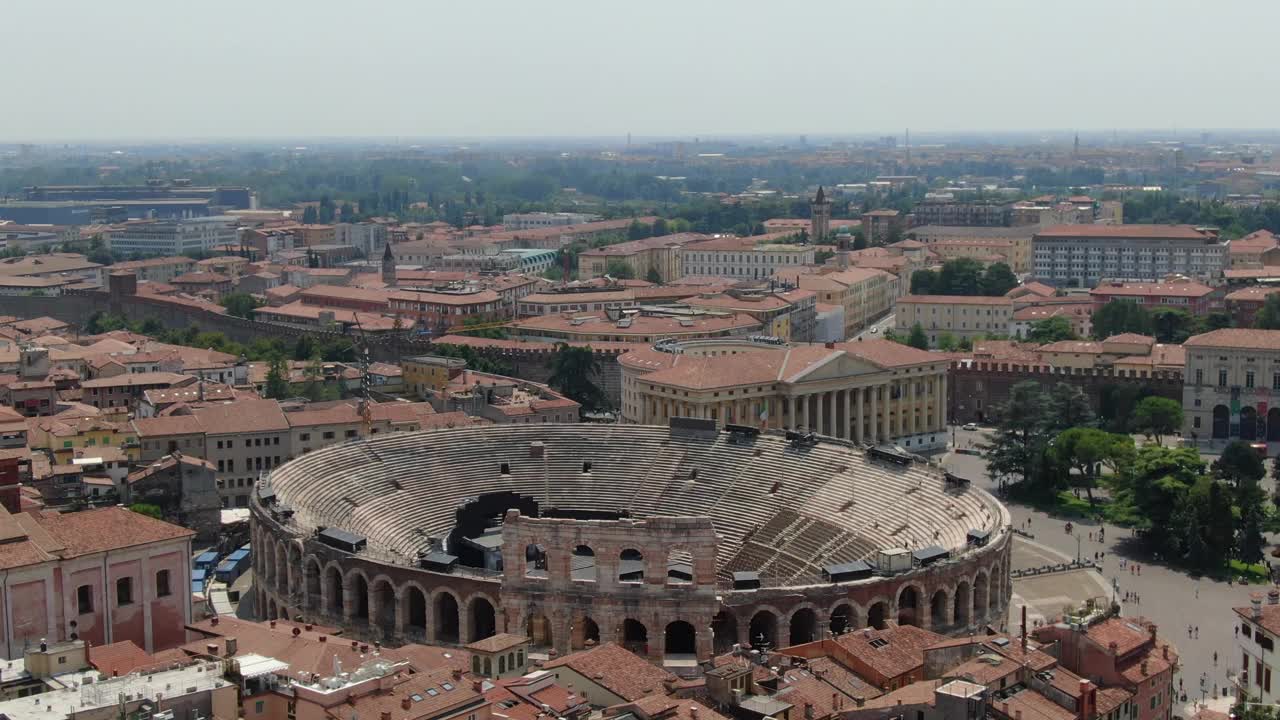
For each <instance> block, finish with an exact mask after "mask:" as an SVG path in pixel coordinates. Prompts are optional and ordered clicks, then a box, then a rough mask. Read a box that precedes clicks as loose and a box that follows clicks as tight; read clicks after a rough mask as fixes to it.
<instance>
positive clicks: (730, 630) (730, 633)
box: [711, 610, 738, 655]
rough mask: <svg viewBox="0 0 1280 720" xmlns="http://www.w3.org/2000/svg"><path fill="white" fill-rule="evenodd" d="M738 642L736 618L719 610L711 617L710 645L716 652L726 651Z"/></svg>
mask: <svg viewBox="0 0 1280 720" xmlns="http://www.w3.org/2000/svg"><path fill="white" fill-rule="evenodd" d="M737 642H738V618H737V617H735V616H734V614H733V613H731V612H726V611H724V610H721V611H720V612H718V613H716V616H715V617H714V618H712V619H711V647H712V648H713V649H714V650H715V652H716V654H717V655H719V654H721V653H727V652H729V651H730V650H732V649H733V646H734V644H736V643H737Z"/></svg>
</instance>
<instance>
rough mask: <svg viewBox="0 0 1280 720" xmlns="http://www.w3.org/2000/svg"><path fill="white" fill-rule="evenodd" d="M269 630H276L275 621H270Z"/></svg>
mask: <svg viewBox="0 0 1280 720" xmlns="http://www.w3.org/2000/svg"><path fill="white" fill-rule="evenodd" d="M271 629H272V630H275V629H276V621H275V620H272V621H271Z"/></svg>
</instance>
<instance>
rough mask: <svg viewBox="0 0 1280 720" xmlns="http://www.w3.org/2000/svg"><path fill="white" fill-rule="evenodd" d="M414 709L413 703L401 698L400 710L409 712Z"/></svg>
mask: <svg viewBox="0 0 1280 720" xmlns="http://www.w3.org/2000/svg"><path fill="white" fill-rule="evenodd" d="M412 707H413V701H412V700H410V699H409V698H400V709H401V710H409V709H410V708H412Z"/></svg>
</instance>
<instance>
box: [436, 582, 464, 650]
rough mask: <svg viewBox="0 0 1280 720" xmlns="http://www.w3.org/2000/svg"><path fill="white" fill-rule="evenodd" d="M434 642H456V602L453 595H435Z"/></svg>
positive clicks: (457, 625)
mask: <svg viewBox="0 0 1280 720" xmlns="http://www.w3.org/2000/svg"><path fill="white" fill-rule="evenodd" d="M435 616H436V641H437V642H447V643H456V642H458V627H459V623H458V600H457V598H455V597H454V596H453V595H451V594H449V593H447V592H442V593H439V594H437V595H436V606H435Z"/></svg>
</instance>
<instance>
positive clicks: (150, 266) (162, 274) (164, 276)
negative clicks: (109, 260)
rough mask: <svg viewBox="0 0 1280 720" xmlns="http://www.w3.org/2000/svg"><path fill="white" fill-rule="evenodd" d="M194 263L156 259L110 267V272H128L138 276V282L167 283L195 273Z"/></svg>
mask: <svg viewBox="0 0 1280 720" xmlns="http://www.w3.org/2000/svg"><path fill="white" fill-rule="evenodd" d="M195 269H196V261H195V260H193V259H191V258H189V257H182V256H181V255H179V256H176V257H156V258H149V259H146V260H130V261H128V262H119V263H116V264H114V265H112V266H111V271H112V272H115V271H118V270H128V271H131V272H133V274H135V275H137V276H138V282H157V283H167V282H169V281H170V280H172V279H174V278H176V277H178V276H179V275H184V274H186V273H189V272H195Z"/></svg>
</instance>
